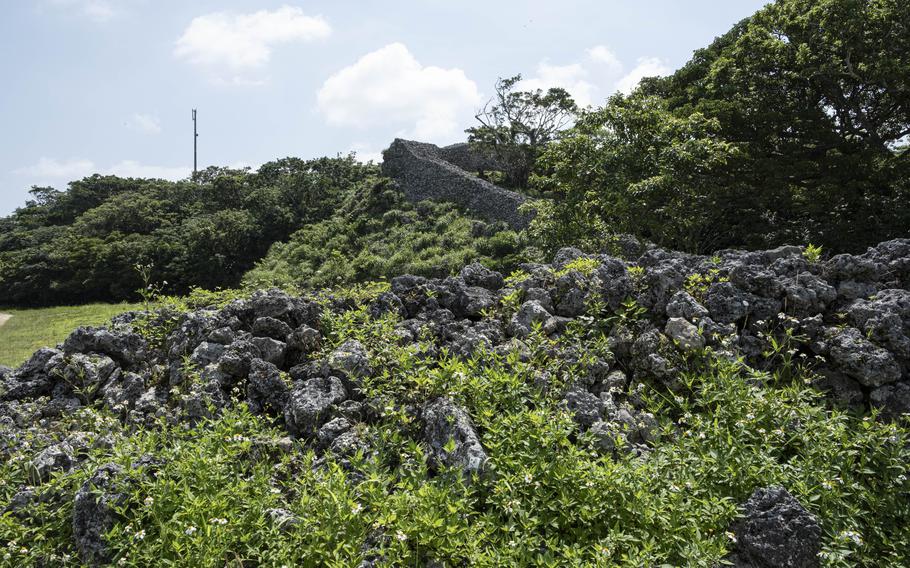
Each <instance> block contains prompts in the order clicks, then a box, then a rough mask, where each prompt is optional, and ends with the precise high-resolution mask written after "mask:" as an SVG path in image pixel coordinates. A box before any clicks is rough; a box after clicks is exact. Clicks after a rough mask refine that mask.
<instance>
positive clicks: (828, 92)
mask: <svg viewBox="0 0 910 568" xmlns="http://www.w3.org/2000/svg"><path fill="white" fill-rule="evenodd" d="M905 37H910V4H908V3H906V2H900V1H898V0H813V1H805V0H778V1H777V2H775V3H773V4H771V5H769V6H767V7H765V8H763V9H762V10H760V11H759V12H757V13H756V14H755V15H753V16H752V17H750V18H748V19H746V20H744V21H742V22H740V23H739V24H737V25H736V26H734V27H733V29H731V30H730V31H729V32H728V33H726V34H725V35H723V36H721V37H719V38H718V39H717V40H715V41H714V42H713V43H712V44H711V45H710V46H708V47H707V48H705V49H702V50H699V51H697V52H696V53H695V55H694V57H693V58H692V60H691V61H690V62H689V63H687V64H686V65H685V66H684V67H683V68H681V69H680V70H679V71H677V72H676V73H674V74H673V75H671V76H669V77H666V78H651V79H646V80H644V81H643V82H642V84H641V86H640V88H639V90H638V91H637V92H636V93H633V94H632V95H631V96H629V97H615V98H613V99H611V100H610V101H609V103H608V104H607V106H606V107H605V109H603V110H602V111H600V112H597V113H594V114H593V115H592V116H590V117H588V119H587V120H585V121H582V122H583V124H582V125H581V128H579V129H577V130H576V132H575V133H573V135H572V136H570V137H569V139H567V141H566V142H562V143H560V144H559V145H560V146H563V147H562V148H556V149H554V150H553V152H552V154H551V155H550V156H549V157H547V158H546V159H545V161H547V162H548V163H555V164H556V166H557V167H558V166H560V163H561V161H564V160H567V159H571V156H572V152H573V151H572V149H571V145H578V144H579V143H580V142H579V140H581V141H582V143H581V144H582V147H587V148H588V150H589V151H590V152H594V153H597V154H599V155H600V158H599V164H600V166H601V167H608V168H616V167H619V168H620V170H621V171H620V172H613V171H591V170H590V169H589V168H587V167H577V168H575V169H576V170H577V171H576V172H575V173H574V174H573V172H572V171H571V169H572V166H571V164H570V163H563V164H562V166H561V169H560V171H558V172H557V174H556V175H555V176H554V179H552V180H550V181H549V182H548V183H550V184H551V185H552V186H555V187H556V188H557V189H558V190H560V191H561V192H563V193H564V194H566V195H567V199H566V201H565V205H560V204H559V203H557V204H555V205H554V208H555V209H556V210H557V213H559V214H556V216H555V218H560V216H562V217H565V216H567V215H569V212H566V211H562V212H560V211H559V210H560V209H563V208H569V207H572V206H573V205H574V204H576V203H578V202H580V201H581V200H582V198H583V196H587V197H588V198H590V199H592V200H593V201H594V202H595V203H596V204H597V206H596V207H589V208H587V210H582V211H580V212H578V213H577V214H583V215H595V216H597V218H598V221H599V222H601V223H603V222H606V223H607V224H608V225H609V226H610V228H615V229H617V230H629V229H634V228H635V227H634V226H630V225H635V224H636V223H640V224H641V230H636V231H634V232H638V233H640V234H643V235H644V236H646V237H648V238H652V239H654V240H656V241H657V242H659V243H660V244H663V245H668V246H679V247H682V248H687V249H690V250H697V251H706V250H710V249H712V248H718V247H725V246H747V247H753V248H757V247H763V246H770V245H774V244H780V243H784V242H813V243H818V244H822V245H824V246H825V247H826V249H828V250H833V251H855V250H861V249H863V248H864V247H866V246H868V245H870V244H874V243H876V242H878V241H881V240H884V239H887V238H892V237H894V236H905V235H906V231H907V227H910V205H908V203H910V184H908V181H907V180H908V179H910V176H908V174H910V160H908V156H907V153H906V151H905V150H904V148H905V147H906V142H907V137H908V135H910V73H908V71H907V70H908V69H910V47H908V45H907V42H906V41H904V40H902V39H901V38H905ZM650 107H654V108H658V109H659V111H652V110H649V108H650ZM654 112H657V113H658V114H661V115H663V116H662V118H660V120H651V119H647V118H645V117H646V116H649V115H653V114H654ZM640 118H641V119H643V120H639V119H640ZM687 124H688V125H692V126H695V129H694V131H693V130H691V129H690V128H677V126H678V125H687ZM568 140H571V141H568ZM585 140H588V141H589V142H590V144H593V146H590V144H589V145H588V146H585V144H584V143H583V142H584V141H585ZM643 142H644V143H643ZM699 147H700V148H701V150H698V149H697V148H699ZM680 150H681V151H680ZM690 150H693V151H690ZM616 156H623V158H622V159H623V160H624V161H625V163H623V164H620V163H618V161H617V159H616ZM656 158H657V159H658V162H659V164H658V163H657V162H655V159H656ZM589 162H590V160H589ZM655 167H657V168H656V170H655ZM656 171H663V173H662V174H660V175H657V173H656ZM655 176H656V177H655ZM629 202H631V204H632V205H634V204H635V203H638V204H639V205H640V206H639V207H637V208H635V207H633V209H632V210H633V211H634V212H635V214H636V215H639V217H637V218H636V219H635V223H633V222H632V220H630V219H628V218H626V219H624V220H623V219H619V217H620V216H621V215H626V214H628V212H629V209H628V207H627V206H628V205H630V204H629ZM617 203H619V204H620V205H621V207H619V209H615V210H614V209H610V208H611V207H614V206H615V205H616V204H617ZM572 213H573V214H575V212H572ZM583 222H584V219H580V220H578V221H577V223H576V224H578V223H583ZM558 233H559V232H558V231H557V230H555V229H551V230H550V234H551V236H553V235H555V236H554V237H553V238H555V239H557V240H558V237H559V234H558Z"/></svg>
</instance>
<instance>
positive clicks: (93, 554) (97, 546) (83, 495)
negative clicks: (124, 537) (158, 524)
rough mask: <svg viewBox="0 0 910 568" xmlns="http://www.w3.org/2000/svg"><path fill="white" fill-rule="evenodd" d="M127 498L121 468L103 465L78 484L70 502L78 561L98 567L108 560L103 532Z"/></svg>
mask: <svg viewBox="0 0 910 568" xmlns="http://www.w3.org/2000/svg"><path fill="white" fill-rule="evenodd" d="M128 498H129V492H128V487H127V484H126V483H125V482H124V481H123V468H122V467H120V466H119V465H117V464H112V463H109V464H105V465H103V466H101V467H99V468H98V469H97V470H95V473H93V474H92V476H91V477H90V478H89V479H88V481H86V482H85V483H83V484H82V486H81V487H80V488H79V491H77V492H76V498H75V501H74V503H73V538H74V539H75V541H76V549H77V550H78V551H79V556H80V557H81V558H82V561H83V562H85V563H86V564H88V565H90V566H98V565H101V564H106V563H108V562H110V561H111V550H110V548H109V545H108V543H107V541H106V535H107V533H108V532H109V531H110V530H111V528H113V526H114V522H115V521H116V519H117V513H116V509H117V507H119V506H121V505H122V504H123V503H125V502H126V500H127V499H128Z"/></svg>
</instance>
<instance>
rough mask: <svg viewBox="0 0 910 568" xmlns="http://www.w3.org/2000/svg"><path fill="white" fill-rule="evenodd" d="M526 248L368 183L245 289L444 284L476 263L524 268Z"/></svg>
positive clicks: (444, 207)
mask: <svg viewBox="0 0 910 568" xmlns="http://www.w3.org/2000/svg"><path fill="white" fill-rule="evenodd" d="M485 235H489V236H485ZM522 247H523V244H522V236H521V235H520V234H518V233H516V232H514V231H510V230H507V229H506V228H505V227H504V226H502V227H500V226H498V225H492V226H491V225H487V224H486V223H483V222H481V221H476V220H472V219H470V218H469V217H466V216H465V215H464V214H463V213H462V212H461V211H460V210H459V209H458V208H456V207H455V206H454V205H451V204H445V203H433V202H430V201H424V202H421V203H418V204H412V203H410V202H408V201H406V200H405V199H404V196H403V195H402V194H401V192H400V191H399V190H397V189H396V188H395V187H394V186H393V185H392V184H390V183H389V181H388V180H386V179H370V180H367V181H365V182H364V183H363V184H361V185H359V186H358V187H357V188H356V190H354V191H352V192H351V193H350V194H349V195H348V196H347V198H346V199H345V201H344V203H343V204H342V205H341V206H340V207H339V209H338V211H337V212H336V213H335V214H334V215H332V216H331V217H330V218H329V219H326V220H324V221H321V222H319V223H314V224H312V225H308V226H306V227H304V228H302V229H300V230H299V231H297V232H296V233H294V234H293V235H291V238H290V239H289V240H288V242H286V243H276V244H275V245H274V246H273V247H272V248H271V250H270V251H269V253H268V254H267V255H266V256H265V257H264V258H263V259H262V260H261V261H260V262H259V263H257V265H256V267H255V268H253V269H252V270H250V271H249V272H248V273H247V274H246V276H244V279H243V284H244V285H245V286H246V287H247V288H263V287H269V286H280V287H294V286H297V287H300V288H309V289H314V288H322V287H327V286H335V285H340V284H349V283H355V282H366V281H370V280H378V279H381V278H392V277H394V276H398V275H400V274H406V273H410V274H416V275H420V276H433V277H442V276H448V275H449V274H451V273H453V272H457V271H458V270H460V269H461V267H462V266H464V265H465V264H468V263H470V262H471V261H473V260H480V261H482V262H483V263H484V264H486V265H488V266H490V267H492V268H498V269H505V268H508V267H511V266H513V265H515V264H516V263H517V262H519V261H520V259H521V258H522V257H521V252H522Z"/></svg>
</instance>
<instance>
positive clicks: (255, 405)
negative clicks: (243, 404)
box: [246, 358, 290, 415]
mask: <svg viewBox="0 0 910 568" xmlns="http://www.w3.org/2000/svg"><path fill="white" fill-rule="evenodd" d="M289 393H290V389H289V388H288V386H287V384H286V383H285V382H284V379H282V378H281V371H280V370H278V367H276V366H275V365H273V364H272V363H269V362H268V361H263V360H262V359H258V358H257V359H253V362H252V363H251V365H250V376H249V378H248V379H247V387H246V400H247V404H248V405H249V407H250V410H251V411H252V412H254V413H257V414H258V413H266V414H272V415H274V414H281V413H282V412H283V411H284V408H285V406H286V405H287V402H288V396H289Z"/></svg>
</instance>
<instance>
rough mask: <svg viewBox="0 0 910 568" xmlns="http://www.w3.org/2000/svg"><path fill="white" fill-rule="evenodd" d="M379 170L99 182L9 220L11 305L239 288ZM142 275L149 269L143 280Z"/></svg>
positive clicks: (3, 239)
mask: <svg viewBox="0 0 910 568" xmlns="http://www.w3.org/2000/svg"><path fill="white" fill-rule="evenodd" d="M374 173H376V168H375V167H374V166H369V165H362V164H359V163H358V162H357V161H356V160H354V158H353V157H351V156H348V157H341V158H320V159H316V160H309V161H304V160H300V159H297V158H285V159H281V160H276V161H274V162H269V163H267V164H264V165H263V166H262V167H260V168H259V170H258V171H257V172H255V173H250V172H248V171H242V170H229V169H224V168H209V169H208V170H205V171H202V172H200V174H199V175H198V176H197V178H196V179H194V180H191V181H184V182H169V181H165V180H142V179H122V178H117V177H114V176H99V175H95V176H92V177H88V178H85V179H83V180H79V181H74V182H72V183H71V184H70V186H69V188H68V189H67V190H66V191H56V190H53V189H51V188H34V189H33V190H32V195H33V196H34V199H33V200H32V201H30V202H29V203H28V204H26V206H25V207H23V208H21V209H19V210H17V211H16V212H15V213H14V214H13V215H11V216H10V217H7V218H5V219H0V298H3V302H4V303H7V304H19V305H47V304H67V303H81V302H89V301H96V300H106V301H119V300H127V299H128V300H136V299H138V295H137V293H136V290H138V289H144V288H146V287H147V286H148V285H149V284H153V285H155V286H157V287H159V288H160V289H161V290H162V291H165V292H168V293H176V294H183V293H186V292H187V291H188V290H189V289H190V288H191V287H192V286H197V287H202V288H209V289H214V288H216V287H230V286H236V285H237V284H238V283H239V282H240V279H241V277H242V276H243V273H244V272H245V271H246V270H247V269H249V268H251V267H252V266H253V264H254V262H255V261H256V260H258V259H260V258H261V257H262V256H263V255H264V254H265V253H266V251H267V250H268V248H269V247H270V246H271V245H272V243H274V242H276V241H281V240H284V239H286V238H287V237H288V236H289V235H290V234H291V233H292V232H294V231H295V230H297V229H299V228H300V227H301V226H303V225H305V224H307V223H313V222H317V221H320V220H323V219H326V218H328V217H330V216H331V215H332V213H333V212H334V211H335V209H336V207H337V206H338V205H339V204H340V202H341V200H342V199H343V198H344V197H345V195H346V192H347V191H349V190H350V189H351V187H353V186H354V185H355V184H356V183H358V182H359V181H361V180H363V179H365V178H366V177H367V176H369V175H372V174H374ZM137 265H138V266H140V267H145V269H137Z"/></svg>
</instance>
